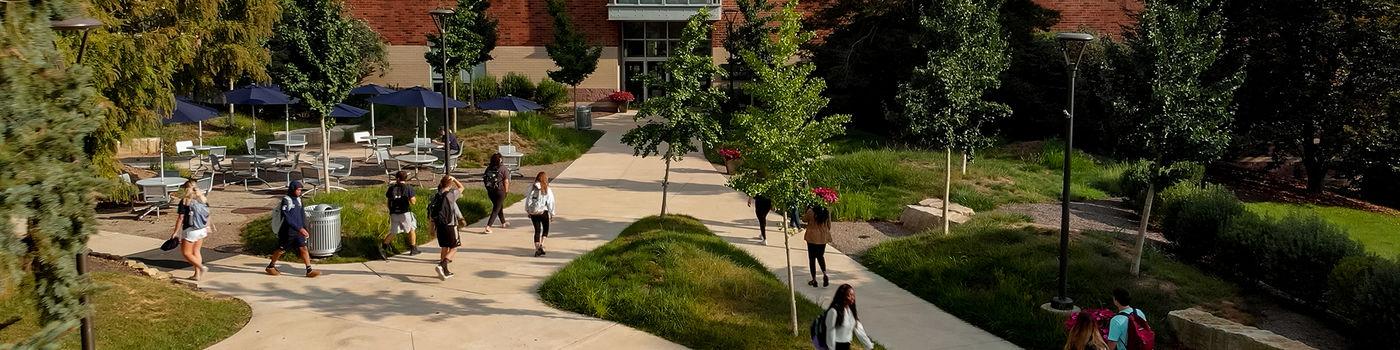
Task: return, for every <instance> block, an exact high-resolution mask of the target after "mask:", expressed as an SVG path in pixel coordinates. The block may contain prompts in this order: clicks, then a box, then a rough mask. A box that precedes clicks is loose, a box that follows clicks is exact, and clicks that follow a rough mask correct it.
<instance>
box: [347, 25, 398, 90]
mask: <svg viewBox="0 0 1400 350" xmlns="http://www.w3.org/2000/svg"><path fill="white" fill-rule="evenodd" d="M350 24H351V30H350V37H351V41H352V42H354V43H353V44H351V47H354V48H356V49H359V51H360V58H359V60H360V64H359V75H357V76H358V78H357V79H355V81H363V80H365V78H369V77H370V76H372V75H376V74H378V75H380V76H383V75H384V72H386V71H388V70H389V58H388V51H387V48H386V47H385V45H384V39H383V38H380V37H379V33H378V32H375V31H374V28H370V26H369V23H365V21H363V20H360V19H358V18H357V19H353V20H351V21H350Z"/></svg>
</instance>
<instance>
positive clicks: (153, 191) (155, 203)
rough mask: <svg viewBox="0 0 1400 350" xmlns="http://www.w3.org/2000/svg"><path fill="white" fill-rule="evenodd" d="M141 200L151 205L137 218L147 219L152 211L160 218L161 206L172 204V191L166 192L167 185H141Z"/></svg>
mask: <svg viewBox="0 0 1400 350" xmlns="http://www.w3.org/2000/svg"><path fill="white" fill-rule="evenodd" d="M141 202H143V203H146V204H147V205H150V206H149V207H146V211H145V212H142V213H141V215H138V216H136V219H137V220H141V219H145V218H146V215H149V214H150V213H151V212H155V213H156V218H157V219H159V218H160V208H162V207H164V206H166V205H169V204H170V192H166V190H165V185H154V186H141Z"/></svg>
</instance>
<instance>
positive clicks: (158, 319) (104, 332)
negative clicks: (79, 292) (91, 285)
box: [0, 271, 252, 349]
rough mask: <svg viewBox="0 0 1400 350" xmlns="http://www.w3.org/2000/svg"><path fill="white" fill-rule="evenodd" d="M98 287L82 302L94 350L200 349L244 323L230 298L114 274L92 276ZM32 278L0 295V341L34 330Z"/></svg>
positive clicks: (240, 307)
mask: <svg viewBox="0 0 1400 350" xmlns="http://www.w3.org/2000/svg"><path fill="white" fill-rule="evenodd" d="M91 276H92V279H93V281H94V282H95V283H96V284H97V286H99V288H101V289H99V290H98V292H97V294H96V295H95V296H93V297H92V298H90V299H88V300H89V302H90V303H91V305H92V307H93V315H94V316H93V327H94V329H93V332H94V333H95V334H96V335H97V338H96V343H97V347H98V348H99V349H203V348H205V347H208V346H210V345H213V344H214V343H216V342H218V341H220V340H223V339H224V338H228V337H229V336H231V335H233V334H234V333H236V332H238V330H239V329H241V328H243V325H245V324H248V319H249V317H250V316H251V315H252V309H251V308H249V307H248V304H244V303H243V302H242V301H239V300H238V299H234V298H227V297H214V296H211V295H208V294H204V293H200V292H197V291H194V290H192V289H190V288H186V287H183V286H179V285H175V284H172V283H170V282H162V281H157V280H155V279H151V278H147V277H142V276H136V275H132V274H125V273H116V272H101V271H99V272H93V273H92V274H91ZM33 283H34V281H33V279H27V280H26V281H25V282H24V284H23V285H22V286H20V288H19V289H18V292H15V294H11V295H3V294H0V315H3V316H0V322H5V321H7V320H6V319H8V318H10V317H19V320H20V321H19V322H18V323H15V324H12V325H9V326H8V327H4V328H0V343H14V342H16V341H19V340H22V339H24V338H26V337H28V336H29V335H30V334H33V333H34V332H36V331H38V330H39V324H38V323H37V322H36V321H35V320H36V319H37V318H38V317H39V316H38V312H37V311H36V310H35V309H34V294H33V293H29V292H26V291H30V290H32V288H33V287H32V285H33ZM78 343H79V339H78V331H77V330H74V331H71V332H69V334H68V335H67V336H65V337H64V339H63V343H62V344H59V347H61V348H63V349H77V348H79V344H78Z"/></svg>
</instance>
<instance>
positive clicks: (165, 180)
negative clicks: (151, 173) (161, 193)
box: [136, 176, 189, 220]
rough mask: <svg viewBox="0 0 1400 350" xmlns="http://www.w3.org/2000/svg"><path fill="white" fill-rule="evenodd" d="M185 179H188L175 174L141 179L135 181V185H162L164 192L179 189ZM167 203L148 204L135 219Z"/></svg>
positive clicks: (139, 218) (168, 203)
mask: <svg viewBox="0 0 1400 350" xmlns="http://www.w3.org/2000/svg"><path fill="white" fill-rule="evenodd" d="M186 181H189V180H188V179H185V178H183V177H175V176H171V177H153V178H149V179H141V180H138V181H136V186H141V187H143V188H145V187H155V186H162V187H165V192H166V193H169V192H175V191H178V190H180V186H181V185H184V184H185V182H186ZM167 205H170V202H164V203H152V204H151V205H150V206H148V207H146V209H145V210H144V212H143V213H141V215H139V216H137V217H136V219H137V220H141V219H143V218H145V217H146V215H148V214H150V213H151V212H153V211H155V210H157V208H161V207H165V206H167Z"/></svg>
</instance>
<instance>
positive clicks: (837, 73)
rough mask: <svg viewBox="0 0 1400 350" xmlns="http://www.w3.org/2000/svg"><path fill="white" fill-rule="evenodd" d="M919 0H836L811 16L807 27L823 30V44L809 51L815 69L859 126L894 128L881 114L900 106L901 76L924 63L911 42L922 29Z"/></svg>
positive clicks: (839, 108) (836, 106)
mask: <svg viewBox="0 0 1400 350" xmlns="http://www.w3.org/2000/svg"><path fill="white" fill-rule="evenodd" d="M918 3H920V1H915V0H899V1H889V0H837V1H832V2H831V3H830V4H829V6H824V7H823V8H822V9H821V10H820V11H818V12H816V13H815V14H813V15H812V16H811V17H809V18H807V20H806V21H807V23H808V27H810V28H812V29H814V30H817V31H824V32H825V33H826V35H823V36H822V40H821V41H820V42H809V43H808V44H807V45H806V46H807V47H806V49H807V50H808V51H809V52H811V55H810V56H811V60H812V62H813V63H814V64H815V65H816V71H815V73H816V74H817V76H820V77H822V78H823V79H825V80H826V81H827V82H828V83H829V84H830V86H829V88H828V91H827V96H830V97H831V107H830V108H831V109H832V111H834V112H839V113H850V114H852V115H853V116H854V117H855V119H854V123H853V125H854V126H857V127H861V128H863V129H866V130H869V131H872V132H879V133H885V132H887V131H889V132H890V133H891V134H893V132H892V131H895V128H894V127H893V126H891V125H890V123H889V120H888V119H887V118H886V116H885V115H884V114H883V113H882V109H883V108H884V107H886V106H897V105H898V102H897V101H896V100H895V99H894V96H895V95H896V94H897V93H898V92H899V84H898V82H899V80H900V79H903V78H904V77H908V76H909V75H910V74H911V73H912V72H913V71H914V67H915V66H918V65H919V64H920V63H923V61H922V60H919V59H909V58H911V57H921V56H924V55H925V53H924V52H923V51H918V50H916V49H915V48H913V47H912V46H911V45H909V38H913V37H917V36H918V33H919V32H920V26H919V6H918Z"/></svg>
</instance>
